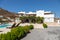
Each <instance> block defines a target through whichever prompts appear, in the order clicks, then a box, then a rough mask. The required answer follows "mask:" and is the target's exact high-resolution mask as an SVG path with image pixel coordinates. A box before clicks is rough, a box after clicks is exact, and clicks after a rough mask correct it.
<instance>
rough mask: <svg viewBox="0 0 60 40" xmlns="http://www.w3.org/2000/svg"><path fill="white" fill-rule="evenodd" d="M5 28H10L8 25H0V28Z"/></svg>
mask: <svg viewBox="0 0 60 40" xmlns="http://www.w3.org/2000/svg"><path fill="white" fill-rule="evenodd" d="M7 26H10V25H9V24H1V25H0V28H6V27H7Z"/></svg>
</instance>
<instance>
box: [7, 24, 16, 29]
mask: <svg viewBox="0 0 60 40" xmlns="http://www.w3.org/2000/svg"><path fill="white" fill-rule="evenodd" d="M15 25H16V23H14V24H13V25H12V26H11V27H7V28H9V29H10V28H14V27H15Z"/></svg>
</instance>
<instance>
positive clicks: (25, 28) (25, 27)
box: [23, 25, 30, 33]
mask: <svg viewBox="0 0 60 40" xmlns="http://www.w3.org/2000/svg"><path fill="white" fill-rule="evenodd" d="M23 29H24V31H25V33H29V32H30V29H29V26H28V25H26V26H24V27H23Z"/></svg>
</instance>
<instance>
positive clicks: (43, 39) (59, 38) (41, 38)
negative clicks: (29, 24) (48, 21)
mask: <svg viewBox="0 0 60 40" xmlns="http://www.w3.org/2000/svg"><path fill="white" fill-rule="evenodd" d="M21 40H60V27H49V28H47V29H33V30H32V31H31V33H29V34H28V35H27V36H26V37H24V38H23V39H21Z"/></svg>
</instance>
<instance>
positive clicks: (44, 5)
mask: <svg viewBox="0 0 60 40" xmlns="http://www.w3.org/2000/svg"><path fill="white" fill-rule="evenodd" d="M0 8H3V9H5V10H8V11H10V12H16V13H17V12H19V11H25V12H29V11H32V12H35V11H37V10H45V11H52V12H53V13H54V14H55V16H56V17H60V0H0Z"/></svg>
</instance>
